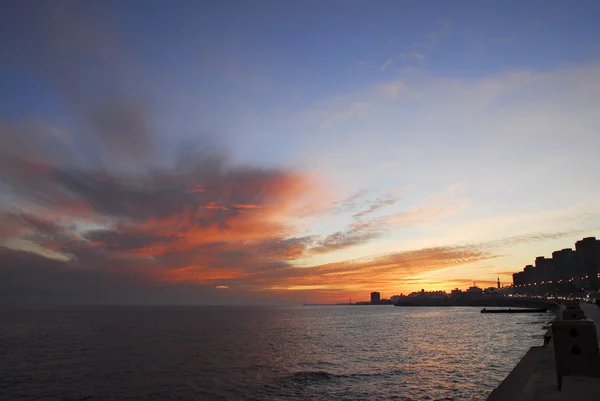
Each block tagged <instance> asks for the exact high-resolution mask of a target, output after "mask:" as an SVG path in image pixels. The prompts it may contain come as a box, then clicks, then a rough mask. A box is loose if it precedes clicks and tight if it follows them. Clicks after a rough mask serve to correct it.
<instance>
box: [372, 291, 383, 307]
mask: <svg viewBox="0 0 600 401" xmlns="http://www.w3.org/2000/svg"><path fill="white" fill-rule="evenodd" d="M380 301H381V294H380V293H378V292H372V293H371V305H377V304H378V303H379V302H380Z"/></svg>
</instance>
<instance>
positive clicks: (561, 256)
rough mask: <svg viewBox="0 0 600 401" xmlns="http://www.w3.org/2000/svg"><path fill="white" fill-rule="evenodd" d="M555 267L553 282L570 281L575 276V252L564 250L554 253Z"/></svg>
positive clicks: (553, 262) (553, 261)
mask: <svg viewBox="0 0 600 401" xmlns="http://www.w3.org/2000/svg"><path fill="white" fill-rule="evenodd" d="M552 264H553V265H554V278H553V280H568V279H569V278H571V277H573V276H574V275H575V273H576V272H575V252H573V250H572V249H571V248H564V249H561V250H560V251H554V252H552Z"/></svg>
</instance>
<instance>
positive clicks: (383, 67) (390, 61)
mask: <svg viewBox="0 0 600 401" xmlns="http://www.w3.org/2000/svg"><path fill="white" fill-rule="evenodd" d="M392 64H394V60H392V59H391V58H389V59H387V60H386V62H385V63H383V64H382V65H381V67H379V68H380V69H381V70H382V71H385V70H387V69H388V68H390V66H391V65H392Z"/></svg>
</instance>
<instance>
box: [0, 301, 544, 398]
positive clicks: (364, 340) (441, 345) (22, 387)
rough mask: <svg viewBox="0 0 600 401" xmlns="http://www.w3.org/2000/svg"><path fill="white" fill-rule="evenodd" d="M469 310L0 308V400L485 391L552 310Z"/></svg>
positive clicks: (538, 338) (464, 394)
mask: <svg viewBox="0 0 600 401" xmlns="http://www.w3.org/2000/svg"><path fill="white" fill-rule="evenodd" d="M479 310H480V308H414V307H413V308H410V307H393V306H315V307H311V306H306V307H226V306H223V307H70V308H48V309H45V310H41V309H0V399H3V400H4V399H6V400H121V399H123V400H126V399H137V400H481V399H485V397H486V396H487V395H488V394H489V393H490V392H491V390H492V389H493V388H494V387H495V386H497V385H498V384H499V383H500V382H501V381H502V380H503V379H504V377H505V376H506V375H507V374H508V373H509V372H510V370H511V369H512V368H513V367H514V366H515V364H516V363H517V362H518V361H519V359H520V358H521V357H522V356H523V355H524V354H525V352H526V351H527V350H528V349H529V347H531V346H533V345H540V344H541V343H542V336H543V333H544V331H543V330H542V326H543V325H545V323H546V322H547V321H549V320H550V319H551V317H552V316H550V315H548V314H523V315H518V314H512V315H495V314H493V315H489V314H481V313H479Z"/></svg>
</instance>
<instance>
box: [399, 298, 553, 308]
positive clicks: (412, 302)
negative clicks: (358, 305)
mask: <svg viewBox="0 0 600 401" xmlns="http://www.w3.org/2000/svg"><path fill="white" fill-rule="evenodd" d="M394 305H396V306H440V307H442V306H480V307H491V306H501V307H507V308H550V309H553V308H556V307H557V304H556V303H555V302H553V301H549V300H546V299H539V298H520V297H481V298H474V299H464V298H458V299H452V298H441V299H435V298H427V297H414V298H412V299H411V297H404V298H400V299H399V300H398V301H397V302H396V303H395V304H394Z"/></svg>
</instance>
